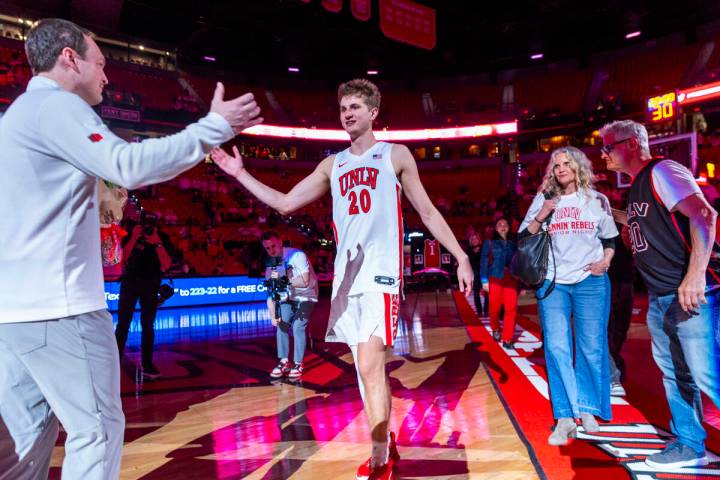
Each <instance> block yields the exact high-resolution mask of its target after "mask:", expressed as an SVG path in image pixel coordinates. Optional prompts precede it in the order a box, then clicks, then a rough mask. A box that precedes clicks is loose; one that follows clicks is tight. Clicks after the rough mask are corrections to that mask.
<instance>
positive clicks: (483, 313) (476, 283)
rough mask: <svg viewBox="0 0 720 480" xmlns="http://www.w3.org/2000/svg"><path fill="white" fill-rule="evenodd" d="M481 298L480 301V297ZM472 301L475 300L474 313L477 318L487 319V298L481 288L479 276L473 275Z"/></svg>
mask: <svg viewBox="0 0 720 480" xmlns="http://www.w3.org/2000/svg"><path fill="white" fill-rule="evenodd" d="M481 296H482V297H483V298H482V300H481V299H480V297H481ZM473 299H474V300H475V312H476V313H477V314H478V316H479V317H487V314H488V297H487V294H486V293H485V290H483V288H482V279H481V278H480V275H475V278H474V279H473Z"/></svg>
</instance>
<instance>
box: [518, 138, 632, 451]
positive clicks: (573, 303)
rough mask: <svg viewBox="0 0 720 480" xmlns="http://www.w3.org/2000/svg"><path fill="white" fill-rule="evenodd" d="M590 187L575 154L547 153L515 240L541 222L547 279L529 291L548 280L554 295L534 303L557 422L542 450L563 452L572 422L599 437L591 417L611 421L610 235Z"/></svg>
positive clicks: (584, 163)
mask: <svg viewBox="0 0 720 480" xmlns="http://www.w3.org/2000/svg"><path fill="white" fill-rule="evenodd" d="M592 185H593V173H592V164H591V163H590V160H588V158H587V157H586V156H585V154H584V153H583V152H582V151H581V150H579V149H577V148H574V147H563V148H559V149H557V150H555V151H553V152H552V154H551V156H550V162H549V164H548V166H547V170H546V173H545V177H544V179H543V183H542V186H541V187H540V190H539V192H538V194H537V195H536V196H535V199H534V200H533V203H532V205H530V208H529V209H528V213H527V215H526V216H525V220H524V221H523V223H522V225H520V236H521V237H522V236H523V235H528V234H533V233H537V232H538V231H539V230H540V229H541V228H545V227H543V225H544V224H545V223H546V222H547V221H548V220H549V224H548V226H547V228H548V230H549V232H550V234H551V236H552V252H551V255H550V260H549V262H548V264H549V265H548V273H547V277H546V280H545V282H544V283H543V285H542V286H541V288H540V289H538V291H537V295H538V298H541V297H542V296H544V293H545V291H546V290H547V288H548V286H549V285H550V281H551V280H552V278H553V277H555V282H556V285H555V289H554V290H552V292H551V293H550V295H548V296H547V297H546V298H543V299H542V300H539V301H538V307H539V308H538V310H539V312H540V319H541V322H542V327H543V337H544V344H545V361H546V365H547V373H548V384H549V386H550V401H551V403H552V409H553V416H554V418H555V419H557V425H556V426H555V429H554V431H553V433H552V434H551V435H550V438H549V439H548V442H549V443H550V445H565V444H566V443H567V442H568V438H574V437H576V435H577V423H576V422H577V419H578V418H580V419H581V421H582V425H583V428H584V429H585V431H586V432H593V431H597V430H598V429H599V427H598V423H597V420H596V419H595V416H599V417H601V418H603V419H605V420H610V418H611V412H610V372H609V366H608V349H607V345H608V343H607V323H608V316H609V312H610V281H609V280H608V276H607V270H608V268H609V267H610V260H611V259H612V257H613V253H614V251H615V250H614V246H615V243H614V240H613V239H614V238H615V237H616V236H617V235H618V231H617V229H616V227H615V222H614V221H613V217H612V213H611V210H610V204H609V202H608V199H607V198H606V197H605V196H604V195H603V194H601V193H599V192H596V191H595V190H594V189H593V187H592ZM553 256H554V257H555V265H553V258H552V257H553ZM573 332H574V338H573ZM573 351H574V352H575V355H574V358H573Z"/></svg>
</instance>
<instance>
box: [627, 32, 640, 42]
mask: <svg viewBox="0 0 720 480" xmlns="http://www.w3.org/2000/svg"><path fill="white" fill-rule="evenodd" d="M641 33H642V32H640V30H636V31H634V32H630V33H628V34H627V35H625V38H626V39H627V40H630V39H631V38H636V37H639V36H640V34H641Z"/></svg>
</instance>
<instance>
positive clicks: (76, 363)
mask: <svg viewBox="0 0 720 480" xmlns="http://www.w3.org/2000/svg"><path fill="white" fill-rule="evenodd" d="M26 52H27V56H28V60H29V62H30V65H31V67H32V69H33V72H34V73H35V75H36V76H35V77H33V78H32V80H31V81H30V83H29V84H28V87H27V91H26V92H25V93H24V94H23V95H21V96H20V97H19V98H18V99H17V100H16V101H15V102H14V103H13V104H12V105H11V106H10V108H8V110H7V112H6V114H5V116H4V117H3V118H2V121H1V122H0V167H1V170H2V174H0V479H2V480H7V479H13V480H15V479H26V478H27V479H36V478H46V477H47V474H48V468H49V462H50V455H51V453H52V448H53V445H54V443H55V440H56V438H57V432H58V420H59V422H60V423H61V424H62V425H63V428H64V429H65V431H66V432H67V440H66V442H65V461H64V463H63V470H62V478H63V479H77V480H80V479H82V480H90V479H97V480H106V479H112V478H117V476H118V473H119V468H120V456H121V450H122V442H123V433H124V421H125V420H124V417H123V413H122V403H121V401H120V366H119V359H118V351H117V346H116V343H115V337H114V335H113V328H112V319H111V316H110V314H109V313H108V312H107V310H106V309H107V305H106V303H105V298H104V291H103V277H102V265H101V257H100V225H99V218H98V200H97V194H96V184H97V177H99V178H104V179H107V180H110V181H112V182H113V183H116V184H118V185H122V186H124V187H127V188H137V187H140V186H143V185H148V184H151V183H156V182H161V181H164V180H168V179H170V178H172V177H174V176H175V175H177V174H179V173H181V172H182V171H184V170H187V169H188V168H190V167H192V166H193V165H195V164H196V163H197V162H198V161H200V160H201V159H202V158H203V156H204V154H205V152H206V151H208V150H209V149H210V148H211V147H213V146H217V145H220V144H221V143H223V142H225V141H227V140H229V139H231V138H232V137H233V136H234V134H235V132H236V131H239V130H242V129H244V128H247V127H249V126H252V125H255V124H257V123H260V122H261V121H262V119H261V118H259V117H258V114H259V109H258V107H257V104H256V103H255V101H254V100H253V98H252V95H245V96H243V97H240V98H238V99H235V100H231V101H227V102H226V101H224V100H223V99H222V96H223V89H222V86H221V85H218V89H217V90H216V92H215V97H214V98H213V102H212V105H211V113H209V114H208V115H207V116H206V117H204V118H203V119H201V120H200V121H199V122H198V123H195V124H192V125H190V126H188V127H187V128H186V129H185V130H183V131H182V132H180V133H178V134H176V135H173V136H171V137H167V138H162V139H152V140H148V141H145V142H142V143H139V144H129V143H127V142H125V141H123V140H122V139H120V138H118V137H116V136H115V135H114V134H113V133H112V132H111V131H110V130H109V129H108V128H107V127H106V126H105V125H104V124H103V122H102V121H101V119H100V118H99V117H98V116H97V115H96V114H95V112H94V111H93V110H92V108H91V105H96V104H98V103H100V102H101V101H102V90H103V87H104V86H105V85H106V84H107V78H106V77H105V74H104V72H103V67H104V65H105V59H104V57H103V55H102V52H101V51H100V49H99V48H98V46H97V44H96V43H95V42H94V41H93V40H92V38H91V35H90V33H89V32H87V31H85V30H83V29H81V28H79V27H78V26H77V25H75V24H73V23H71V22H68V21H65V20H58V19H48V20H41V21H40V22H39V23H38V24H37V25H36V26H35V27H33V28H32V29H31V30H30V32H29V33H28V36H27V42H26Z"/></svg>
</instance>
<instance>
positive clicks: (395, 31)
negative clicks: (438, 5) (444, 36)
mask: <svg viewBox="0 0 720 480" xmlns="http://www.w3.org/2000/svg"><path fill="white" fill-rule="evenodd" d="M380 28H381V29H382V31H383V33H384V34H385V36H386V37H389V38H392V39H393V40H397V41H399V42H403V43H409V44H410V45H415V46H416V47H420V48H424V49H427V50H432V49H433V48H435V44H436V43H437V38H436V32H435V9H434V8H429V7H426V6H424V5H420V4H419V3H415V2H413V1H411V0H380Z"/></svg>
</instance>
